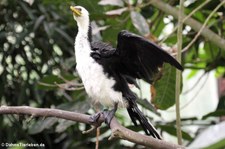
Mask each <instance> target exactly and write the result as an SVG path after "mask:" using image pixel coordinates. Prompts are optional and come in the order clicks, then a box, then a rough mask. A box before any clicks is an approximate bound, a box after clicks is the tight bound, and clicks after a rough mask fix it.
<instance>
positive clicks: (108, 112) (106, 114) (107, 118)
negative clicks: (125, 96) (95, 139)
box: [89, 102, 118, 125]
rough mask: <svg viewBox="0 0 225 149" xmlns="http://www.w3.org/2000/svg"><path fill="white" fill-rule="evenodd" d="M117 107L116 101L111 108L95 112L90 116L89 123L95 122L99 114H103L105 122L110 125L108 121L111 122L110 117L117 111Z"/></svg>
mask: <svg viewBox="0 0 225 149" xmlns="http://www.w3.org/2000/svg"><path fill="white" fill-rule="evenodd" d="M117 108H118V103H117V102H116V103H115V104H114V108H113V109H112V110H103V111H100V112H97V113H96V114H94V115H92V116H90V119H89V122H90V123H97V121H98V119H99V118H100V116H101V114H103V116H104V119H105V123H106V124H107V125H110V122H111V120H112V118H113V117H114V115H115V113H116V111H117Z"/></svg>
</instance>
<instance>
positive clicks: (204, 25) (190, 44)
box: [182, 0, 225, 52]
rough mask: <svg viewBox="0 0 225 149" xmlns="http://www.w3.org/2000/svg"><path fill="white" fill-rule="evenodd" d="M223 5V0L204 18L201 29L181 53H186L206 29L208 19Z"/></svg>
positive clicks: (224, 0)
mask: <svg viewBox="0 0 225 149" xmlns="http://www.w3.org/2000/svg"><path fill="white" fill-rule="evenodd" d="M224 3H225V0H223V1H222V2H221V3H220V4H219V5H217V7H216V8H215V9H214V10H213V11H212V12H211V13H210V15H209V16H208V17H207V18H206V20H205V22H204V24H203V25H202V27H201V28H200V30H199V31H198V33H197V34H196V35H195V37H194V39H193V40H192V41H191V42H190V43H189V44H188V45H187V46H186V47H185V48H183V49H182V52H185V51H187V50H188V49H189V48H190V47H191V46H192V44H193V43H194V42H195V41H196V40H197V39H198V37H199V36H200V34H201V33H202V31H203V29H204V28H205V27H206V25H207V23H208V21H209V19H210V18H211V17H212V16H213V14H214V13H215V12H216V11H217V10H218V9H219V8H220V7H221V6H223V4H224Z"/></svg>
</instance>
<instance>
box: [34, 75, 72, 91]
mask: <svg viewBox="0 0 225 149" xmlns="http://www.w3.org/2000/svg"><path fill="white" fill-rule="evenodd" d="M63 78H65V79H66V80H68V81H69V80H73V79H75V77H74V76H73V75H63ZM55 83H57V84H61V83H65V82H64V80H63V79H62V78H60V77H59V76H56V75H47V76H45V77H44V78H42V79H41V80H40V81H39V83H38V85H37V88H38V89H41V90H54V89H56V88H58V87H57V86H56V85H55Z"/></svg>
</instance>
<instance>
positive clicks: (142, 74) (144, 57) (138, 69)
mask: <svg viewBox="0 0 225 149" xmlns="http://www.w3.org/2000/svg"><path fill="white" fill-rule="evenodd" d="M116 53H117V54H118V55H119V56H120V58H121V65H122V66H123V67H124V68H126V69H123V70H124V72H123V73H124V74H126V75H130V76H132V77H135V78H139V79H144V80H145V81H147V82H149V83H152V81H154V75H155V74H156V73H158V72H159V67H162V65H163V63H164V62H167V63H170V64H171V65H173V66H175V67H176V68H178V69H180V70H183V68H182V66H181V65H180V64H179V63H178V62H177V61H176V59H174V58H173V57H172V56H170V55H169V54H168V53H167V52H166V51H164V50H163V49H162V48H160V47H159V46H157V45H156V44H154V43H152V42H150V41H148V40H147V39H145V38H143V37H141V36H138V35H136V34H133V33H130V32H128V31H126V30H124V31H121V32H120V33H119V34H118V44H117V50H116Z"/></svg>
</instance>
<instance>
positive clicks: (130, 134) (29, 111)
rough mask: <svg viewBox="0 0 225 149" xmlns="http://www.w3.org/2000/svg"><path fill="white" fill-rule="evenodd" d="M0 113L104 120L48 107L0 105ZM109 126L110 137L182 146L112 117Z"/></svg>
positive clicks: (164, 148)
mask: <svg viewBox="0 0 225 149" xmlns="http://www.w3.org/2000/svg"><path fill="white" fill-rule="evenodd" d="M0 114H24V115H31V116H33V117H57V118H62V119H66V120H72V121H76V122H80V123H85V124H90V125H93V126H95V127H96V126H100V125H101V124H102V123H103V122H104V118H103V115H102V116H100V118H99V120H98V122H97V123H90V121H89V120H90V116H89V115H86V114H82V113H76V112H70V111H65V110H59V109H48V108H33V107H28V106H1V107H0ZM110 128H111V130H112V134H111V137H110V138H109V139H113V138H120V139H124V140H128V141H130V142H133V143H137V144H140V145H144V146H147V147H151V148H155V149H178V148H179V149H181V148H184V147H183V146H179V145H176V144H172V143H169V142H166V141H164V140H158V139H155V138H152V137H149V136H146V135H142V134H139V133H137V132H134V131H132V130H129V129H127V128H125V127H123V126H122V125H120V124H119V122H118V121H117V120H116V118H115V117H114V118H113V119H112V121H111V124H110Z"/></svg>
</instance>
